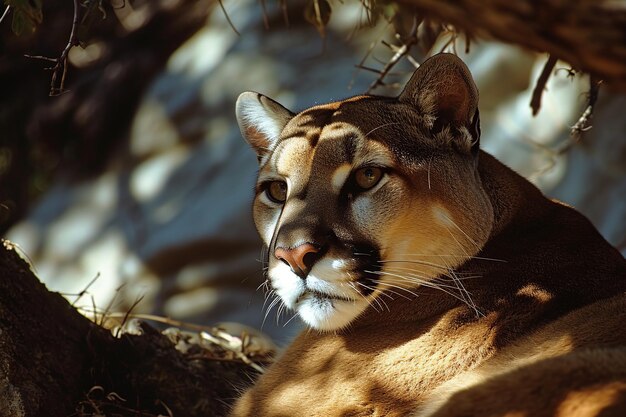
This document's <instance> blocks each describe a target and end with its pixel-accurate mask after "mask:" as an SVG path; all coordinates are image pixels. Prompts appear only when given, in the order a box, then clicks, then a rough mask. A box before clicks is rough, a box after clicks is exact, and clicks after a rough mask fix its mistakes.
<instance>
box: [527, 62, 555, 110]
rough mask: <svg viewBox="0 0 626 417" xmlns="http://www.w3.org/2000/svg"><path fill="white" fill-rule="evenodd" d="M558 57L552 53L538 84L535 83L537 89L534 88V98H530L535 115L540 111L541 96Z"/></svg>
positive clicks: (538, 79)
mask: <svg viewBox="0 0 626 417" xmlns="http://www.w3.org/2000/svg"><path fill="white" fill-rule="evenodd" d="M556 61H557V59H556V57H554V56H552V55H550V56H549V57H548V60H547V61H546V64H545V65H544V67H543V70H542V71H541V74H540V75H539V78H537V84H535V89H534V90H533V95H532V98H531V99H530V108H531V109H533V116H536V115H537V113H539V109H540V108H541V96H542V95H543V90H545V89H546V83H547V82H548V79H549V78H550V74H551V73H552V70H553V69H554V66H555V65H556Z"/></svg>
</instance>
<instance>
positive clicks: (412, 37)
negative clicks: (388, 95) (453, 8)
mask: <svg viewBox="0 0 626 417" xmlns="http://www.w3.org/2000/svg"><path fill="white" fill-rule="evenodd" d="M418 26H419V24H418V19H417V18H415V19H414V20H413V27H412V28H411V32H410V33H409V36H408V37H407V39H406V40H405V41H404V43H403V44H402V45H401V46H399V47H397V46H393V45H390V44H387V43H386V42H383V43H384V44H386V45H387V46H388V47H389V48H391V49H392V51H394V52H395V54H394V55H393V56H392V57H391V59H390V60H389V61H388V62H387V63H386V64H385V66H384V67H383V69H382V70H380V71H379V75H378V77H377V78H376V79H375V80H374V81H373V82H372V83H371V84H370V86H369V88H368V89H367V92H368V93H370V92H371V91H372V90H373V89H375V88H376V87H378V86H380V85H385V83H384V81H383V80H384V79H385V77H386V76H387V75H388V74H389V71H391V69H392V68H393V67H394V66H395V65H396V64H397V63H398V62H399V61H400V59H402V57H404V56H406V55H408V53H409V52H410V51H411V48H412V47H413V46H414V45H415V44H417V42H418V39H417V28H418Z"/></svg>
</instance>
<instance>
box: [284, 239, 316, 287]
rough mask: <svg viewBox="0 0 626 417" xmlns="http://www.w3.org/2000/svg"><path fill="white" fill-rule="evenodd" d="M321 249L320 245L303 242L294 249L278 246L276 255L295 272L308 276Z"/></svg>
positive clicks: (301, 275)
mask: <svg viewBox="0 0 626 417" xmlns="http://www.w3.org/2000/svg"><path fill="white" fill-rule="evenodd" d="M319 251H320V248H319V246H317V245H314V244H312V243H303V244H301V245H299V246H296V247H295V248H292V249H286V248H276V250H275V251H274V256H275V257H276V259H280V260H281V261H283V262H285V263H286V264H287V265H289V266H290V267H291V270H292V271H293V272H294V274H296V275H298V276H299V277H300V278H303V279H304V278H306V276H307V275H308V274H309V272H310V271H311V268H312V267H313V264H314V263H315V261H316V260H317V256H315V255H316V254H317V253H318V252H319Z"/></svg>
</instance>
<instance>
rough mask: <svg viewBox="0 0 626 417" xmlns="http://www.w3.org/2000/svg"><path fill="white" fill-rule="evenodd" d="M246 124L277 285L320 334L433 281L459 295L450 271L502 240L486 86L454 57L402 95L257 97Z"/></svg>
mask: <svg viewBox="0 0 626 417" xmlns="http://www.w3.org/2000/svg"><path fill="white" fill-rule="evenodd" d="M237 119H238V122H239V126H240V128H241V132H242V134H243V136H244V137H245V138H246V140H247V141H248V142H249V143H250V145H251V146H252V147H253V149H254V150H255V152H256V153H257V156H258V160H259V176H258V181H257V185H256V198H255V200H254V209H253V210H254V220H255V223H256V227H257V230H258V232H259V234H260V235H261V237H262V239H263V240H264V242H265V244H266V245H267V248H268V259H267V262H268V265H267V278H268V282H269V284H270V285H271V288H272V290H273V291H274V292H275V294H277V295H278V296H279V297H280V300H282V302H283V303H284V304H285V305H286V306H287V307H288V308H290V309H293V310H295V311H297V313H298V314H299V315H300V317H301V318H302V319H303V320H304V321H305V322H306V323H307V324H309V325H310V326H311V327H314V328H316V329H320V330H335V329H340V328H343V327H345V326H347V325H348V324H350V323H351V322H352V321H354V320H355V318H357V317H358V316H359V315H360V314H361V313H362V312H363V311H364V310H365V309H366V308H368V307H370V308H373V309H377V310H381V311H382V310H384V309H385V308H386V306H385V305H386V304H387V303H390V302H393V298H396V297H411V298H413V297H414V290H415V288H417V287H419V286H422V285H423V286H434V285H436V286H437V287H439V288H441V289H442V290H444V291H445V289H446V285H451V284H450V283H447V284H446V283H445V282H443V281H442V277H444V276H445V275H449V274H450V273H451V270H452V269H454V268H456V267H458V266H459V265H460V264H462V263H463V262H464V261H465V260H467V259H469V258H470V257H472V256H474V255H475V254H476V253H477V252H478V251H479V250H480V249H481V248H482V247H483V245H484V244H485V242H486V241H487V239H488V237H489V234H490V232H491V229H492V226H493V210H492V207H491V204H490V202H489V200H488V198H487V196H486V194H485V192H484V190H483V188H482V185H481V181H480V178H479V176H478V173H477V158H478V154H479V152H478V143H479V136H480V127H479V118H478V92H477V90H476V86H475V85H474V81H473V80H472V77H471V75H470V73H469V70H468V69H467V67H466V66H465V64H463V62H462V61H461V60H460V59H459V58H457V57H456V56H454V55H451V54H440V55H437V56H434V57H432V58H430V59H429V60H427V61H425V62H424V63H423V64H422V65H421V66H420V67H419V68H418V69H417V70H416V71H415V74H414V75H413V77H412V78H411V80H410V81H409V83H408V84H407V86H406V88H405V89H404V91H403V92H402V94H400V96H399V97H397V98H388V97H376V96H369V95H363V96H357V97H353V98H349V99H347V100H343V101H338V102H334V103H330V104H324V105H319V106H315V107H312V108H310V109H307V110H304V111H302V112H300V113H298V114H294V113H292V112H290V111H289V110H287V109H285V108H284V107H282V106H281V105H280V104H278V103H277V102H275V101H273V100H272V99H270V98H268V97H266V96H263V95H261V94H258V93H253V92H246V93H243V94H241V95H240V96H239V99H238V100H237ZM415 302H419V299H416V300H415Z"/></svg>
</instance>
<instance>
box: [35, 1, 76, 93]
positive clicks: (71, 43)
mask: <svg viewBox="0 0 626 417" xmlns="http://www.w3.org/2000/svg"><path fill="white" fill-rule="evenodd" d="M73 1H74V17H73V19H72V30H71V31H70V37H69V39H68V41H67V45H65V48H63V51H62V52H61V55H59V57H58V58H49V57H46V56H41V55H24V56H25V57H27V58H32V59H41V60H43V61H48V62H53V63H54V66H53V67H51V68H49V69H51V70H52V71H53V72H52V80H51V81H50V96H58V95H60V94H62V93H63V92H65V76H66V75H67V56H68V54H69V53H70V50H71V49H72V48H73V47H75V46H77V45H78V44H79V42H78V37H77V35H76V32H77V30H78V25H79V24H80V18H79V15H80V12H79V7H80V4H79V0H73ZM57 80H58V81H57Z"/></svg>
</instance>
